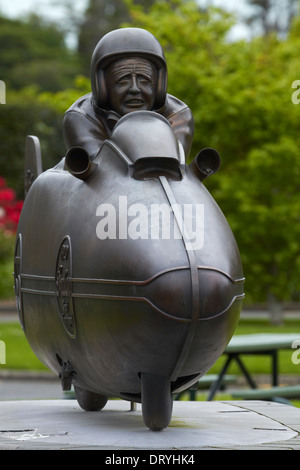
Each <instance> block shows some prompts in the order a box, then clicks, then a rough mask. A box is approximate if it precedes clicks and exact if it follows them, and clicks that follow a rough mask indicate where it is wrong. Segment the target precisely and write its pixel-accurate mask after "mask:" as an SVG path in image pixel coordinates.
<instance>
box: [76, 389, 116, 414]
mask: <svg viewBox="0 0 300 470" xmlns="http://www.w3.org/2000/svg"><path fill="white" fill-rule="evenodd" d="M74 390H75V395H76V399H77V401H78V404H79V405H80V407H81V408H82V409H83V410H85V411H100V410H102V408H104V406H105V405H106V403H107V400H108V397H106V396H105V395H99V394H98V393H95V392H90V391H89V390H84V389H83V388H80V387H77V386H76V385H74Z"/></svg>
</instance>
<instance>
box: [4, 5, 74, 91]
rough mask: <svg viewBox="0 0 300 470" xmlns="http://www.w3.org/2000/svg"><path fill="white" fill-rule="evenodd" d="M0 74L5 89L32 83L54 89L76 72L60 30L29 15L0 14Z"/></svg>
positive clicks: (71, 56)
mask: <svg viewBox="0 0 300 470" xmlns="http://www.w3.org/2000/svg"><path fill="white" fill-rule="evenodd" d="M0 50H1V57H0V77H1V80H3V81H4V82H5V83H6V87H7V89H9V88H12V89H21V88H23V87H25V86H29V85H30V86H32V85H35V86H37V87H39V88H40V89H42V90H45V89H46V90H51V91H56V90H60V89H63V88H64V87H65V86H67V84H68V83H70V81H72V80H73V77H74V76H75V75H76V74H77V73H78V64H77V58H76V56H75V55H74V53H73V52H72V51H70V50H69V49H68V48H67V47H66V44H65V39H64V32H63V31H61V30H60V29H59V28H58V27H57V26H56V25H53V24H48V23H47V22H46V21H45V20H42V19H41V18H39V17H37V16H36V15H34V14H32V15H31V16H29V18H27V19H25V20H18V19H17V20H11V19H8V18H5V17H1V16H0Z"/></svg>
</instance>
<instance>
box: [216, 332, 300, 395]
mask: <svg viewBox="0 0 300 470" xmlns="http://www.w3.org/2000/svg"><path fill="white" fill-rule="evenodd" d="M295 340H300V332H299V333H274V334H273V333H261V334H250V335H237V336H233V338H232V339H231V341H230V342H229V344H228V346H227V348H226V349H225V351H224V353H223V355H225V356H226V360H225V363H224V365H223V367H222V369H221V371H220V373H219V374H218V378H217V380H216V381H215V382H214V383H213V384H212V385H211V387H210V390H209V394H208V397H207V400H209V401H210V400H212V399H213V397H214V395H215V394H216V392H217V391H218V390H219V389H220V387H221V385H222V381H223V378H224V376H225V374H226V371H227V370H228V367H229V365H230V364H231V362H232V361H235V362H236V363H237V364H238V365H239V368H240V369H241V371H242V373H243V375H244V376H245V378H246V380H247V382H248V383H249V385H250V387H251V388H252V389H255V388H257V386H256V383H255V381H254V380H253V378H252V377H251V374H250V372H249V371H248V370H247V368H246V366H245V364H244V362H243V361H242V358H241V357H242V356H245V355H263V356H270V357H271V359H272V370H271V375H272V385H273V387H276V386H277V385H278V354H279V351H280V350H283V349H291V352H292V344H293V342H294V341H295Z"/></svg>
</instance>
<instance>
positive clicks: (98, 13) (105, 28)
mask: <svg viewBox="0 0 300 470" xmlns="http://www.w3.org/2000/svg"><path fill="white" fill-rule="evenodd" d="M153 3H154V0H136V4H140V5H143V7H144V8H146V9H147V8H149V6H151V5H152V4H153ZM129 20H130V12H129V9H128V6H127V5H126V2H125V1H123V0H110V1H109V2H107V1H106V0H89V3H88V7H87V9H86V12H85V15H84V18H83V21H82V22H81V23H80V24H79V31H78V52H79V55H80V57H81V64H82V69H81V71H82V73H84V74H86V73H87V71H88V72H89V66H90V60H91V56H92V53H93V50H94V48H95V46H96V44H97V42H98V41H99V40H100V39H101V37H102V36H104V35H105V34H106V33H108V32H109V31H111V30H113V29H117V28H119V27H120V25H121V24H122V23H124V22H127V21H129Z"/></svg>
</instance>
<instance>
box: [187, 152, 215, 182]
mask: <svg viewBox="0 0 300 470" xmlns="http://www.w3.org/2000/svg"><path fill="white" fill-rule="evenodd" d="M220 164H221V158H220V155H219V152H217V151H216V150H215V149H213V148H210V147H208V148H205V149H202V150H200V152H199V153H198V155H197V156H196V157H195V158H194V160H193V161H192V162H191V163H190V164H189V166H190V167H191V168H192V169H195V170H196V173H197V175H198V177H199V179H200V181H203V180H205V178H207V177H208V176H211V175H213V174H214V173H216V172H217V171H218V169H219V168H220Z"/></svg>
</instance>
